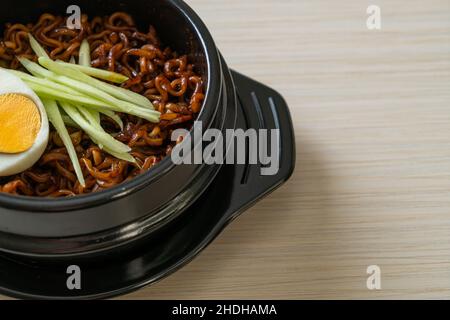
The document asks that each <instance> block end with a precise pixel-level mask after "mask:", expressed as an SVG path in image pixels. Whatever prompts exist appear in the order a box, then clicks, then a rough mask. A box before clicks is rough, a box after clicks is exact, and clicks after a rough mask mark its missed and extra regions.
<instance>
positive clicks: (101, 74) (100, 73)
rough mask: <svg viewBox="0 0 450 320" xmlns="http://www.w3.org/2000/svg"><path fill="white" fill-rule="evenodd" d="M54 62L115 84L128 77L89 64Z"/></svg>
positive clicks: (126, 79) (122, 81)
mask: <svg viewBox="0 0 450 320" xmlns="http://www.w3.org/2000/svg"><path fill="white" fill-rule="evenodd" d="M56 63H58V64H60V65H62V66H64V67H67V68H71V69H76V70H78V71H80V72H82V73H83V74H85V75H88V76H91V77H94V78H98V79H102V80H105V81H110V82H113V83H117V84H122V83H124V82H125V81H128V80H129V78H128V77H126V76H124V75H123V74H120V73H117V72H111V71H107V70H103V69H97V68H92V67H90V66H85V65H79V64H70V63H67V62H64V61H57V62H56Z"/></svg>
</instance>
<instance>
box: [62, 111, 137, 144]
mask: <svg viewBox="0 0 450 320" xmlns="http://www.w3.org/2000/svg"><path fill="white" fill-rule="evenodd" d="M60 104H61V107H62V108H63V109H64V111H65V112H66V113H67V114H68V115H69V117H71V118H72V120H73V121H75V122H76V123H77V124H78V125H79V126H80V127H81V128H82V129H83V130H84V131H85V132H86V133H87V134H88V135H89V136H91V137H92V138H94V139H95V140H96V141H97V142H98V144H99V146H104V147H106V148H108V149H109V150H111V151H113V152H117V153H127V152H130V151H131V148H130V147H128V146H127V145H125V144H123V143H122V142H120V141H117V140H116V139H114V138H113V137H112V136H111V135H109V134H107V133H106V132H104V131H103V132H102V131H101V130H99V129H97V128H96V127H94V126H93V125H91V124H90V122H89V121H88V120H86V119H85V118H84V117H83V115H82V114H81V113H80V112H79V110H78V109H77V108H76V107H74V106H72V105H70V104H68V103H66V102H61V103H60Z"/></svg>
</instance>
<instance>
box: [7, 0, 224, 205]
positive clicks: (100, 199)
mask: <svg viewBox="0 0 450 320" xmlns="http://www.w3.org/2000/svg"><path fill="white" fill-rule="evenodd" d="M165 1H166V2H167V3H168V4H169V5H170V6H171V7H172V8H173V10H174V11H177V13H178V14H180V15H182V16H183V18H184V19H185V20H186V21H187V23H188V24H190V25H191V27H192V30H193V31H194V33H195V34H196V35H197V37H198V40H199V43H200V45H201V50H202V51H203V52H204V54H205V58H206V65H207V68H206V69H207V74H206V76H207V83H206V94H205V100H204V102H203V107H202V110H201V112H200V114H199V116H198V121H202V122H203V126H206V125H207V124H209V123H210V121H211V119H212V118H213V116H214V115H215V112H216V109H217V108H216V107H217V103H218V101H219V100H220V94H221V90H220V87H221V83H222V77H221V74H222V70H221V63H220V59H219V53H218V50H217V47H216V45H215V42H214V40H213V37H212V35H211V33H210V32H209V30H208V28H207V27H206V25H205V23H204V22H203V21H202V20H201V18H200V17H199V16H198V15H197V13H196V12H195V11H194V10H193V9H192V8H191V7H190V6H189V5H188V4H187V3H185V2H184V1H182V0H165ZM175 167H176V165H175V164H174V163H173V162H172V159H171V158H170V157H166V158H165V159H163V160H162V161H161V162H160V163H159V164H158V165H156V166H155V167H154V168H152V169H151V170H149V171H148V172H146V173H143V174H141V175H139V176H137V177H135V178H133V179H132V180H130V181H128V182H124V183H122V184H119V185H117V186H115V187H112V188H110V189H107V190H103V191H100V192H96V193H90V194H86V195H77V196H75V197H72V198H56V199H55V198H40V197H31V196H22V195H10V194H4V193H0V208H1V207H5V208H9V209H12V210H23V211H37V212H55V213H57V212H58V211H72V210H79V209H82V208H85V207H92V206H98V205H101V204H103V203H105V202H110V201H113V200H117V199H121V198H123V197H126V196H127V195H129V194H131V193H134V192H136V191H138V190H140V189H142V188H145V187H146V186H148V185H150V184H151V183H153V182H154V181H156V180H158V179H160V178H161V177H162V176H163V175H165V174H167V173H168V172H170V171H171V170H173V169H174V168H175Z"/></svg>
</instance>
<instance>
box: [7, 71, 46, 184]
mask: <svg viewBox="0 0 450 320" xmlns="http://www.w3.org/2000/svg"><path fill="white" fill-rule="evenodd" d="M48 136H49V125H48V118H47V113H46V112H45V109H44V105H43V104H42V102H41V100H40V99H39V98H38V96H37V95H36V94H35V93H34V92H33V90H31V89H30V88H29V87H28V86H27V85H26V84H25V83H24V82H23V81H22V80H20V79H19V78H17V77H16V76H15V75H13V74H11V73H9V72H8V71H6V70H2V69H0V177H4V176H11V175H14V174H17V173H20V172H22V171H25V170H27V169H29V168H31V167H32V166H33V165H34V164H35V163H36V162H37V161H38V160H39V158H40V157H41V156H42V154H43V153H44V151H45V149H46V147H47V143H48Z"/></svg>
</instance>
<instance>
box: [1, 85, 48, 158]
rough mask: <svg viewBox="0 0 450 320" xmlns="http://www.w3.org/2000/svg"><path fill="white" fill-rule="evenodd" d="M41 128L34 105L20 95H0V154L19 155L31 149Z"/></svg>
mask: <svg viewBox="0 0 450 320" xmlns="http://www.w3.org/2000/svg"><path fill="white" fill-rule="evenodd" d="M40 128H41V115H40V113H39V109H38V107H37V106H36V104H35V103H34V102H33V100H31V99H30V98H27V97H25V96H23V95H21V94H17V93H9V94H3V95H0V153H8V154H13V153H20V152H24V151H27V150H28V149H30V148H31V146H32V145H33V144H34V141H35V140H36V137H37V135H38V133H39V130H40Z"/></svg>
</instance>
